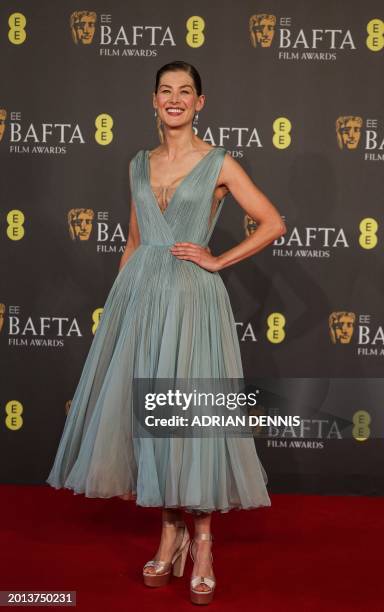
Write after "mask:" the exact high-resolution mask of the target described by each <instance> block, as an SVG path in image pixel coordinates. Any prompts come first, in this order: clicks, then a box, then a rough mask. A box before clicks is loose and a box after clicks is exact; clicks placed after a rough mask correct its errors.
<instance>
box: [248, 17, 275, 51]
mask: <svg viewBox="0 0 384 612" xmlns="http://www.w3.org/2000/svg"><path fill="white" fill-rule="evenodd" d="M275 26H276V17H275V15H268V14H267V13H260V14H259V15H251V16H250V18H249V34H250V37H251V43H252V46H253V47H270V46H271V44H272V40H273V37H274V34H275Z"/></svg>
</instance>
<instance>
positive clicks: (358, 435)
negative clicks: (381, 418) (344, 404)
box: [352, 410, 371, 442]
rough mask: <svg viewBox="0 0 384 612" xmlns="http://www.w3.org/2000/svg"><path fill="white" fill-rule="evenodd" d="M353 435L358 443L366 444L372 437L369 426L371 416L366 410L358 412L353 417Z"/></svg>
mask: <svg viewBox="0 0 384 612" xmlns="http://www.w3.org/2000/svg"><path fill="white" fill-rule="evenodd" d="M352 423H353V425H354V426H353V429H352V435H353V437H354V438H355V440H357V442H365V441H366V440H367V439H368V438H369V436H370V435H371V430H370V428H369V425H370V423H371V415H370V414H369V412H367V411H366V410H358V411H357V412H355V414H354V415H353V419H352Z"/></svg>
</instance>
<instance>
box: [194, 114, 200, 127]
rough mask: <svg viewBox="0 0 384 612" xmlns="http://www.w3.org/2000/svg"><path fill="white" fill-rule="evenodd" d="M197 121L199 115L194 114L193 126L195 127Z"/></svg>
mask: <svg viewBox="0 0 384 612" xmlns="http://www.w3.org/2000/svg"><path fill="white" fill-rule="evenodd" d="M198 120H199V113H195V116H194V118H193V124H194V125H197V122H198Z"/></svg>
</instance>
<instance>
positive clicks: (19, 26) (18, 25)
mask: <svg viewBox="0 0 384 612" xmlns="http://www.w3.org/2000/svg"><path fill="white" fill-rule="evenodd" d="M26 24H27V20H26V18H25V17H24V15H23V14H22V13H12V15H10V16H9V19H8V25H9V31H8V40H9V42H11V43H12V44H13V45H22V44H23V42H24V41H25V39H26V38H27V34H26V31H25V29H24V28H25V26H26Z"/></svg>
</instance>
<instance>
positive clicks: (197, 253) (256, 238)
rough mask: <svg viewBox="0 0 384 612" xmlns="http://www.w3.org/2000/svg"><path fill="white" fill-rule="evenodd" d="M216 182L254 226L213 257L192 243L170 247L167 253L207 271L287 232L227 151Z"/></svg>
mask: <svg viewBox="0 0 384 612" xmlns="http://www.w3.org/2000/svg"><path fill="white" fill-rule="evenodd" d="M218 184H219V185H225V186H226V187H227V189H228V190H229V191H230V192H231V194H232V195H233V197H234V198H235V200H236V201H237V202H238V204H239V205H240V206H241V208H243V210H244V211H245V212H246V213H247V214H248V215H249V216H250V217H251V218H252V219H254V220H255V221H256V222H257V224H258V227H257V229H256V231H254V232H253V233H252V234H251V235H250V236H247V238H245V239H244V240H242V241H241V242H240V243H239V244H237V245H236V246H234V247H233V248H232V249H229V250H228V251H225V252H224V253H222V254H221V255H218V256H217V257H215V256H214V255H211V254H210V253H209V252H207V250H206V249H203V248H202V247H200V246H199V245H193V244H192V243H187V242H184V243H183V242H181V243H176V246H174V247H172V249H171V252H172V253H173V254H174V255H176V256H177V257H179V258H180V259H189V260H191V261H194V262H195V263H197V264H199V265H200V266H202V267H203V268H206V269H207V270H209V271H217V270H221V269H222V268H226V267H228V266H230V265H232V264H234V263H237V262H238V261H242V260H243V259H246V258H247V257H250V256H251V255H254V254H255V253H258V252H259V251H261V250H262V249H264V248H265V247H266V246H267V245H268V244H270V243H271V242H273V241H274V240H276V238H278V237H279V236H282V235H283V234H285V233H286V231H287V229H286V226H285V223H284V220H283V219H282V217H281V216H280V214H279V212H278V210H277V209H276V207H275V206H274V205H273V204H272V202H271V201H270V200H269V199H268V198H267V197H266V196H265V195H264V194H263V193H262V191H260V189H259V188H258V187H257V186H256V185H255V183H254V182H253V181H252V179H251V178H250V177H249V176H248V174H247V173H246V172H245V170H243V168H242V167H241V165H240V164H239V163H238V162H237V161H236V160H235V159H233V157H232V156H231V155H230V154H229V153H227V154H226V155H225V157H224V161H223V165H222V167H221V172H220V176H219V182H218Z"/></svg>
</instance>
